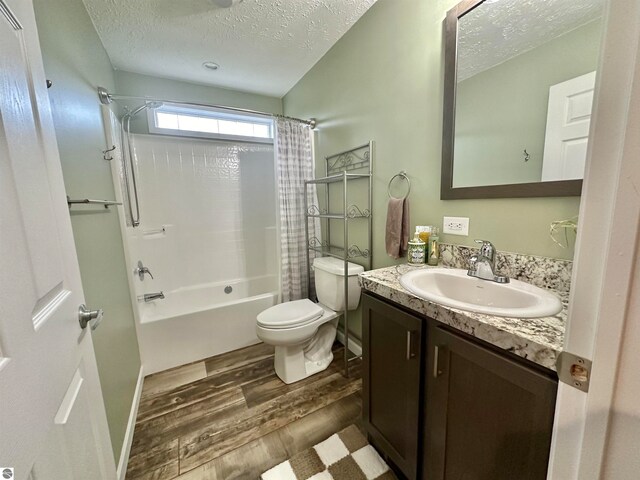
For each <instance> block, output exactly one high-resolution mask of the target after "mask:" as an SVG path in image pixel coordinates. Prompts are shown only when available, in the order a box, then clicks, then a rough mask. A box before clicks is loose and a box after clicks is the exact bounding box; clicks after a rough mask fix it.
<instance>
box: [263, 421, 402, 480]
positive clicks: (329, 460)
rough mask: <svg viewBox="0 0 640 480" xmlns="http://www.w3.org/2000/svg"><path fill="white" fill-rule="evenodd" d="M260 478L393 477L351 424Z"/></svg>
mask: <svg viewBox="0 0 640 480" xmlns="http://www.w3.org/2000/svg"><path fill="white" fill-rule="evenodd" d="M260 478H261V479H262V480H396V477H395V475H394V474H393V473H392V472H391V470H390V469H389V466H388V465H387V464H386V463H385V462H384V460H382V458H380V455H378V452H376V451H375V450H374V448H373V447H372V446H371V445H369V444H368V443H367V440H366V439H365V438H364V437H363V436H362V434H361V433H360V430H358V427H356V426H355V425H351V426H349V427H347V428H345V429H344V430H342V431H341V432H339V433H336V434H335V435H332V436H330V437H329V438H327V439H326V440H325V441H324V442H321V443H319V444H318V445H316V446H314V447H313V448H309V449H308V450H305V451H303V452H300V453H298V454H296V455H294V456H293V457H292V458H291V459H289V460H287V461H286V462H282V463H281V464H280V465H276V466H275V467H273V468H272V469H271V470H268V471H266V472H265V473H263V474H262V476H261V477H260Z"/></svg>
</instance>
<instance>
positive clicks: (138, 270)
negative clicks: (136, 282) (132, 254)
mask: <svg viewBox="0 0 640 480" xmlns="http://www.w3.org/2000/svg"><path fill="white" fill-rule="evenodd" d="M133 273H134V275H138V278H139V279H140V281H141V282H144V275H145V273H146V274H147V275H149V276H150V277H151V280H153V275H151V271H150V270H149V269H148V268H147V267H145V266H144V265H143V264H142V260H138V268H136V269H135V270H134V271H133Z"/></svg>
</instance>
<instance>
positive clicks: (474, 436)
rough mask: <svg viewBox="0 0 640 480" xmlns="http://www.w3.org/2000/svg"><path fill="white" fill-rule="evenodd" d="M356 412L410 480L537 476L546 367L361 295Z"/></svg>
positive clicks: (545, 432) (543, 440) (548, 381)
mask: <svg viewBox="0 0 640 480" xmlns="http://www.w3.org/2000/svg"><path fill="white" fill-rule="evenodd" d="M363 359H364V363H363V366H364V370H363V393H364V396H363V416H364V424H365V427H366V429H367V432H368V434H369V437H370V440H371V442H372V443H373V445H374V446H375V447H376V448H378V450H380V452H381V453H382V454H383V456H385V457H387V458H388V459H389V460H391V462H393V463H394V464H395V465H396V466H397V467H398V469H399V470H400V471H401V472H402V473H403V474H404V475H405V476H406V477H407V478H409V479H425V480H467V479H473V480H514V479H518V480H544V479H545V478H546V472H547V463H548V459H549V449H550V445H551V432H552V428H553V416H554V410H555V399H556V391H557V385H558V382H557V377H556V376H555V374H554V373H553V372H551V371H548V370H546V369H544V368H542V367H538V366H536V365H534V364H531V363H530V362H527V361H526V360H524V359H520V358H517V357H515V356H514V355H512V354H509V353H508V352H503V351H500V350H499V349H497V348H496V347H493V346H491V345H488V344H486V343H484V342H482V341H480V340H478V339H475V338H473V337H470V336H468V335H465V334H463V333H459V332H457V331H455V330H454V329H453V328H451V327H448V326H444V325H443V324H441V323H439V322H437V321H434V320H432V319H428V318H426V317H420V316H418V314H411V313H409V312H407V311H405V310H404V309H403V308H401V307H396V306H394V305H393V304H392V303H391V302H389V301H385V300H382V299H379V298H377V297H375V296H372V295H370V294H365V295H364V296H363Z"/></svg>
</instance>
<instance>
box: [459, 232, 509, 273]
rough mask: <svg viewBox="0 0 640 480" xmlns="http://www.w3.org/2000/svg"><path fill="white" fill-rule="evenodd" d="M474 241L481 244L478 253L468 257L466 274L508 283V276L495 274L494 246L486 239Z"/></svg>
mask: <svg viewBox="0 0 640 480" xmlns="http://www.w3.org/2000/svg"><path fill="white" fill-rule="evenodd" d="M476 243H480V244H482V245H481V246H480V251H479V252H478V254H477V255H473V256H472V257H471V258H470V259H469V270H468V271H467V275H469V276H470V277H476V278H480V279H482V280H489V281H491V282H496V283H509V277H505V276H502V275H496V274H495V266H496V247H494V246H493V244H492V243H491V242H490V241H488V240H476Z"/></svg>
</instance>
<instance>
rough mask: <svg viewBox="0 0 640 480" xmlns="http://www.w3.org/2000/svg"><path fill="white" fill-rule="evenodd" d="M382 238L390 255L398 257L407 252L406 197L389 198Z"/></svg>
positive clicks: (407, 214)
mask: <svg viewBox="0 0 640 480" xmlns="http://www.w3.org/2000/svg"><path fill="white" fill-rule="evenodd" d="M384 240H385V245H386V249H387V253H388V254H389V256H390V257H393V258H400V257H404V256H405V255H406V254H407V243H408V242H409V199H408V198H390V199H389V206H388V207H387V226H386V230H385V238H384Z"/></svg>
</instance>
